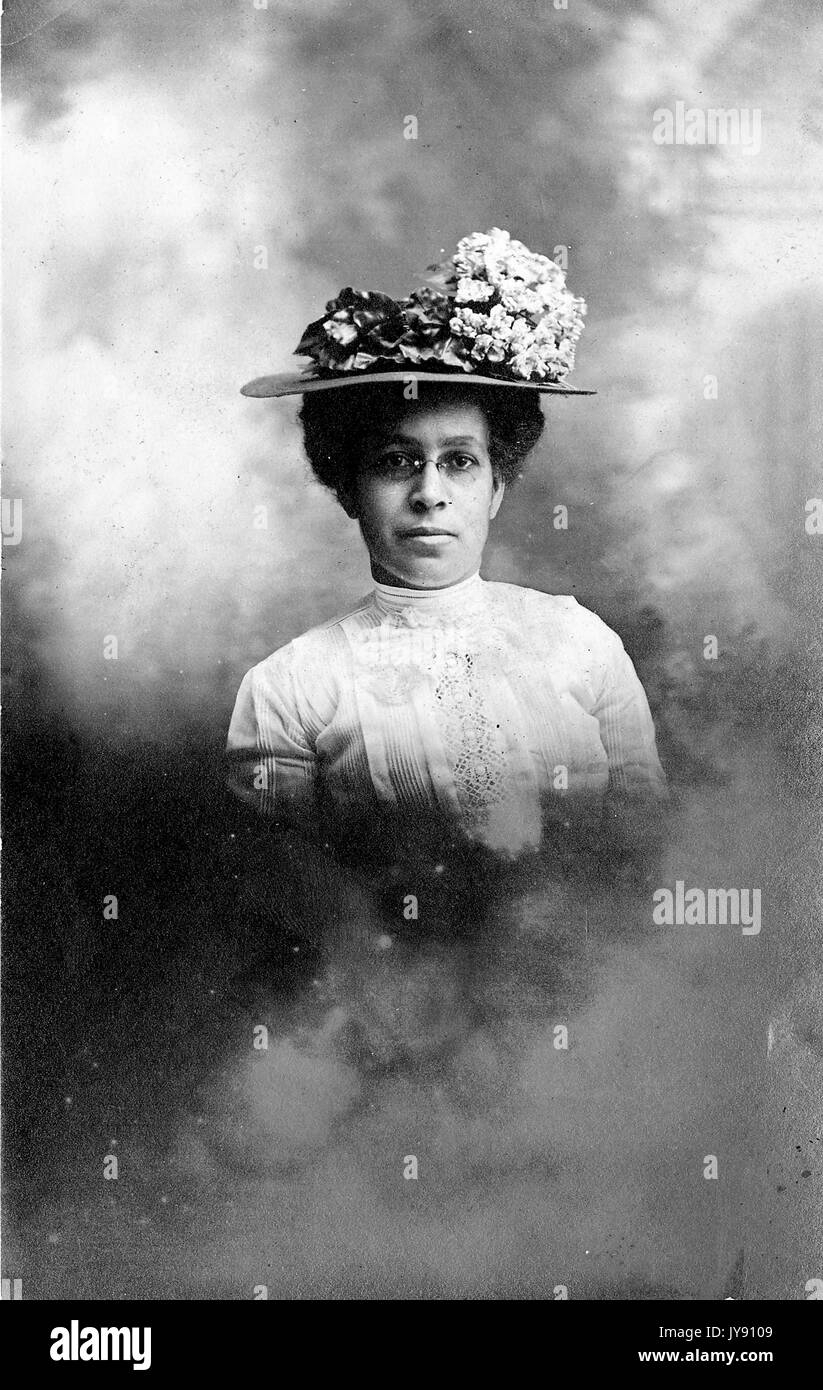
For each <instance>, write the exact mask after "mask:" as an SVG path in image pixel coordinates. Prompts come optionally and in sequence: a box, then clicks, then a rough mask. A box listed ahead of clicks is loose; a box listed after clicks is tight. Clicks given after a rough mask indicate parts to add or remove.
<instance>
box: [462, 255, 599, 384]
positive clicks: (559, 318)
mask: <svg viewBox="0 0 823 1390" xmlns="http://www.w3.org/2000/svg"><path fill="white" fill-rule="evenodd" d="M454 266H455V271H456V277H457V281H456V283H457V288H456V292H455V296H454V304H455V309H454V314H453V316H452V318H451V320H450V323H449V328H450V330H451V333H452V336H453V337H454V338H456V339H458V341H459V342H460V343H461V346H462V347H463V349H464V350H467V352H468V358H469V361H470V362H471V363H472V364H475V365H476V364H478V363H480V362H488V363H500V364H503V365H504V366H505V367H507V368H508V369H509V370H510V371H511V372H512V373H513V374H514V375H516V376H519V377H522V378H523V379H524V380H527V381H530V380H533V379H535V378H536V379H538V380H541V381H562V379H563V378H564V377H565V376H566V375H567V373H568V372H570V371H571V369H572V367H573V366H574V349H575V346H576V344H577V340H578V338H579V337H580V334H581V333H582V331H583V315H584V314H585V312H586V305H585V302H584V301H583V300H582V299H576V298H575V297H574V295H573V294H571V292H570V291H569V290H567V289H566V280H565V276H564V274H563V271H562V270H561V269H560V266H559V265H557V264H556V263H555V262H554V261H550V260H549V258H548V256H539V255H537V254H536V253H535V252H533V251H530V250H529V249H528V247H527V246H524V245H523V243H522V242H520V241H513V240H512V238H511V237H510V236H509V234H508V232H504V231H501V230H500V228H499V227H493V228H492V230H491V231H490V232H473V233H472V235H471V236H467V237H464V238H463V240H462V241H460V242H458V246H457V254H456V256H455V257H454ZM467 367H468V364H467ZM468 369H469V370H471V368H470V367H468Z"/></svg>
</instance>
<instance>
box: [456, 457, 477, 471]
mask: <svg viewBox="0 0 823 1390" xmlns="http://www.w3.org/2000/svg"><path fill="white" fill-rule="evenodd" d="M450 462H451V463H452V464H453V466H454V467H455V468H457V469H458V471H459V472H461V473H465V472H466V470H467V469H469V468H473V467H474V465H475V464H476V463H477V459H476V458H475V457H474V455H473V454H452V456H451V460H450Z"/></svg>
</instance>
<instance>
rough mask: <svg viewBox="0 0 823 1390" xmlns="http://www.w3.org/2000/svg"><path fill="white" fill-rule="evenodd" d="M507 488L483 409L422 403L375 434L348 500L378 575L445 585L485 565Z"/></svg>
mask: <svg viewBox="0 0 823 1390" xmlns="http://www.w3.org/2000/svg"><path fill="white" fill-rule="evenodd" d="M503 491H504V485H503V483H502V482H499V481H497V480H496V479H495V477H494V475H493V473H492V465H491V460H490V458H489V431H488V425H487V422H486V417H485V415H484V414H483V412H482V410H479V409H478V407H477V406H474V405H471V404H469V403H463V404H457V403H455V404H454V405H437V406H432V405H428V406H427V405H426V404H425V403H423V402H419V403H417V404H416V405H414V404H412V405H410V406H409V409H408V410H407V411H405V412H404V413H403V414H402V415H401V416H398V417H396V418H395V419H393V420H392V421H391V422H390V423H389V424H388V425H386V426H385V427H381V428H378V429H376V430H375V432H374V433H373V434H371V435H370V436H369V437H368V438H367V441H366V446H365V451H364V458H363V460H362V463H361V466H360V469H359V471H358V474H357V481H356V485H355V492H354V496H353V497H352V498H351V499H350V501H349V502H347V503H346V504H345V505H346V511H347V512H348V513H349V515H350V516H353V517H356V518H357V520H358V521H359V523H360V530H361V531H362V533H363V539H364V540H365V542H366V545H367V546H368V548H369V554H370V555H371V560H372V574H373V575H374V577H375V579H377V580H379V581H381V582H383V583H386V584H396V585H399V586H405V587H407V588H411V589H442V588H444V587H445V586H446V585H447V584H457V583H459V581H460V580H461V579H467V578H468V577H469V575H471V574H474V573H475V571H476V570H477V569H479V567H480V560H481V557H482V555H483V548H484V546H485V544H486V536H487V535H488V531H489V522H490V521H491V519H492V517H493V516H495V515H496V514H497V511H498V508H499V507H500V503H501V502H502V500H503Z"/></svg>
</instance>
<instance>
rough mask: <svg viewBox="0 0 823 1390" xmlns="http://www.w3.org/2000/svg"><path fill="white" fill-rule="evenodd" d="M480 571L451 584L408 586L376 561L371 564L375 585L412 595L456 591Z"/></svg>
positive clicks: (475, 571)
mask: <svg viewBox="0 0 823 1390" xmlns="http://www.w3.org/2000/svg"><path fill="white" fill-rule="evenodd" d="M478 573H479V570H474V571H473V572H472V573H471V574H464V575H463V577H462V579H456V580H453V581H452V582H451V583H450V584H408V583H407V582H406V580H404V579H399V578H398V576H397V575H396V574H391V573H390V572H389V570H385V569H383V566H382V565H378V564H377V562H376V561H375V560H372V562H371V577H372V579H373V580H374V582H375V584H382V585H383V586H384V588H387V589H405V590H408V592H409V593H410V594H433V593H435V594H436V593H445V592H446V590H447V589H456V588H457V586H458V585H459V584H465V583H467V582H468V580H470V579H474V578H475V577H476V576H477V574H478Z"/></svg>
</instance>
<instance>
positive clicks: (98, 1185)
mask: <svg viewBox="0 0 823 1390" xmlns="http://www.w3.org/2000/svg"><path fill="white" fill-rule="evenodd" d="M821 43H823V21H822V20H821V16H820V11H819V7H818V5H817V3H816V0H790V3H781V4H777V3H771V2H770V0H716V2H715V3H712V4H709V3H704V4H699V5H695V4H693V3H692V4H690V3H686V0H647V3H637V0H620V3H617V2H616V0H611V2H607V0H568V4H567V5H561V4H559V3H557V4H555V3H552V0H520V2H519V3H517V4H513V3H511V0H504V2H502V3H501V2H498V3H491V2H490V0H474V3H466V0H391V3H388V0H351V2H349V0H311V2H309V0H268V4H267V5H266V4H264V3H263V0H257V3H252V0H178V3H171V0H168V2H167V3H157V2H154V3H153V2H150V0H124V2H123V3H118V4H116V5H114V4H109V3H103V0H81V3H76V4H67V3H57V2H55V0H27V2H26V3H16V4H10V5H8V6H7V7H6V15H5V24H4V44H5V47H4V62H5V83H4V85H5V127H6V134H5V189H6V196H5V276H4V278H5V332H6V341H5V412H4V415H5V430H4V434H5V460H6V461H5V481H4V487H3V494H4V498H5V499H6V502H4V514H3V532H4V546H3V551H4V562H5V564H4V571H5V572H4V597H5V604H4V655H5V667H6V713H5V740H6V750H5V760H4V762H5V842H6V865H5V874H6V876H5V912H4V945H3V949H4V963H5V1019H6V1030H5V1058H6V1091H5V1107H6V1110H5V1128H6V1139H5V1161H6V1218H7V1229H6V1245H5V1250H4V1257H3V1274H4V1276H8V1275H12V1274H13V1275H16V1276H22V1277H23V1279H24V1281H25V1286H26V1296H28V1297H38V1296H40V1297H42V1296H50V1295H52V1296H53V1295H55V1294H58V1295H63V1294H71V1295H74V1296H81V1297H83V1296H85V1297H99V1296H104V1295H105V1294H107V1293H112V1294H114V1295H115V1296H128V1295H130V1294H133V1293H146V1294H148V1295H149V1296H162V1297H174V1296H182V1295H184V1294H185V1295H189V1296H191V1295H193V1296H205V1297H221V1298H235V1297H236V1298H245V1297H251V1296H252V1290H253V1289H254V1287H255V1286H260V1285H266V1286H267V1287H268V1289H269V1296H270V1297H274V1296H280V1297H295V1296H301V1297H315V1296H319V1295H324V1294H331V1295H339V1294H347V1295H353V1296H363V1297H375V1296H380V1295H382V1296H396V1297H403V1298H410V1297H411V1298H414V1297H421V1296H434V1297H443V1296H452V1297H455V1296H456V1297H479V1298H487V1297H506V1296H521V1297H530V1298H549V1299H551V1298H553V1297H555V1296H557V1294H556V1292H555V1291H556V1290H557V1289H558V1288H561V1287H562V1288H568V1290H569V1296H570V1297H596V1298H643V1297H668V1298H679V1299H695V1298H697V1299H701V1298H723V1297H726V1296H733V1297H736V1298H746V1297H749V1298H766V1297H777V1298H781V1299H802V1298H806V1297H808V1296H809V1289H808V1287H807V1286H808V1282H809V1281H810V1280H813V1279H815V1278H823V1239H821V1180H822V1179H823V1152H822V1150H823V1144H822V1143H821V1133H822V1132H823V1131H821V1116H820V1108H821V1107H820V1093H821V1083H820V1076H821V1071H820V1068H821V1058H823V985H822V984H821V974H820V968H819V965H816V964H815V962H816V960H817V959H819V955H818V954H817V953H819V946H820V902H819V898H818V897H816V893H817V892H818V891H819V890H818V889H817V879H818V875H817V873H816V868H815V856H816V851H817V852H819V826H820V800H819V794H820V788H819V763H820V740H819V734H817V733H816V731H817V730H819V728H820V704H821V702H820V680H819V666H820V656H821V628H820V617H819V591H820V580H821V560H820V556H821V548H823V537H821V535H820V534H819V530H820V524H819V522H818V523H817V527H815V524H814V515H815V513H814V508H813V507H812V509H811V510H809V508H808V506H807V504H809V502H810V501H811V499H814V498H816V497H817V498H819V497H820V496H821V492H823V483H822V482H821V468H820V458H821V427H822V426H823V384H822V383H823V360H821V359H822V358H823V354H822V353H821V346H822V345H823V319H821V307H823V227H822V226H821V222H822V221H823V218H821V214H822V213H823V193H822V192H821V190H822V189H823V103H822V102H821V94H820V90H819V85H818V84H819V71H818V69H819V57H818V55H819V52H820V46H821ZM677 103H684V107H683V108H680V109H681V110H683V109H688V108H695V107H696V108H699V110H700V111H702V112H704V113H705V112H707V111H708V110H709V108H722V109H724V110H726V111H733V112H736V113H737V119H738V122H739V135H740V138H739V140H738V141H737V143H734V142H732V143H725V144H719V143H713V144H712V143H703V144H684V143H683V141H682V139H680V140H678V139H677V138H675V139H674V141H673V142H672V143H659V142H658V141H657V140H655V138H654V132H655V129H656V128H657V129H659V125H660V120H659V117H656V115H655V113H659V112H660V110H661V109H663V110H668V111H671V113H672V117H673V120H674V117H675V115H676V113H677V110H678V106H677ZM411 115H413V116H414V117H415V118H416V121H417V130H416V134H417V138H416V139H407V138H404V131H405V132H408V130H409V123H408V121H407V117H409V116H411ZM674 129H675V137H676V135H677V131H676V126H675V127H674ZM492 226H501V227H504V228H506V229H507V230H509V231H510V232H511V234H512V235H513V236H515V237H518V238H520V239H521V240H523V241H525V242H526V243H527V245H529V246H530V247H532V248H534V249H535V250H539V251H541V252H544V253H547V254H549V255H565V256H567V257H568V281H569V284H570V286H571V288H572V290H573V291H574V292H575V293H577V294H582V295H583V296H585V298H586V299H587V301H588V304H589V316H588V322H587V328H586V331H585V333H584V336H583V339H582V342H581V345H580V349H579V352H578V368H577V372H576V376H575V381H576V384H579V385H584V386H593V387H596V388H597V391H598V393H599V394H598V395H597V396H596V397H594V398H592V399H591V400H585V399H581V400H565V401H564V400H552V399H551V398H546V399H547V401H548V403H547V405H546V409H547V413H548V417H549V428H548V431H547V437H546V440H545V442H544V443H543V445H541V449H540V452H539V457H537V458H536V459H535V460H534V462H533V464H532V466H531V470H530V472H529V474H528V475H527V477H526V478H525V479H524V481H523V482H522V483H521V484H520V486H519V487H518V488H517V489H516V490H515V491H513V492H512V493H511V494H510V496H509V497H508V498H507V500H506V504H505V506H504V508H503V512H502V513H501V516H500V518H499V519H498V522H497V523H496V529H495V530H494V531H493V534H492V542H491V544H490V548H489V551H488V552H487V561H486V565H485V573H486V576H487V577H489V578H498V579H506V580H513V581H515V582H518V583H523V584H527V585H530V586H533V587H537V588H545V589H549V590H554V591H557V592H571V593H574V594H575V595H576V596H577V597H578V598H579V599H580V601H581V602H583V603H584V604H586V605H587V606H589V607H592V608H594V609H595V610H596V611H597V612H598V613H600V614H601V615H602V616H603V617H604V618H605V619H606V620H607V621H608V622H610V623H611V624H612V625H613V626H614V627H616V628H617V629H618V631H619V632H620V633H621V635H622V636H623V638H624V641H625V643H626V645H627V647H628V649H629V651H630V652H631V654H632V655H633V657H634V659H635V661H636V664H637V666H638V669H639V671H640V673H641V676H642V678H643V680H644V683H645V684H646V688H647V690H648V692H649V696H650V700H651V702H652V706H653V712H654V714H655V718H656V721H657V725H658V731H659V739H660V748H661V754H662V756H663V759H664V762H665V763H666V766H667V769H668V771H669V775H670V778H671V781H672V785H673V788H674V791H675V800H676V807H677V814H676V817H675V821H674V828H673V831H672V839H671V843H670V845H669V846H668V848H667V850H666V854H665V856H664V862H663V863H662V864H661V866H660V884H661V885H669V886H671V885H673V883H674V881H675V880H676V879H682V880H684V881H685V882H686V883H687V884H689V885H691V884H695V885H703V886H716V887H749V888H755V887H759V888H760V889H761V891H762V902H763V907H762V918H763V926H762V931H761V933H760V935H759V936H757V937H754V936H752V937H747V936H743V935H742V934H741V933H740V932H739V930H734V929H732V928H723V927H719V928H697V927H695V928H671V929H661V928H654V927H653V926H652V925H651V915H650V903H649V902H645V903H642V904H641V903H638V904H636V907H635V910H634V913H633V915H632V914H631V913H630V914H629V916H630V918H631V920H630V921H625V922H624V921H622V920H620V914H619V913H617V912H615V920H614V922H613V924H612V930H611V931H610V932H609V933H607V936H606V939H604V940H603V941H602V942H601V943H600V945H599V947H598V951H597V955H596V959H593V960H592V961H591V962H590V964H589V973H588V977H587V980H586V987H585V988H581V990H580V991H579V1002H578V1006H577V1007H576V1009H575V1008H574V1007H572V1008H571V1009H570V1010H569V1009H567V1011H566V1013H565V1014H562V1013H561V1014H558V1013H557V1008H556V1006H555V1005H556V1001H554V1002H553V1001H552V999H551V997H550V996H548V995H547V997H546V1000H545V1001H544V1003H545V1008H544V1011H543V1015H542V1021H540V1020H538V1021H535V1016H534V1011H532V1014H531V1015H530V1022H529V1024H528V1026H527V1024H526V1023H525V1022H524V1018H523V1016H522V1014H521V1012H520V1011H519V1010H518V1006H517V1000H516V998H515V999H514V1000H512V998H511V997H510V995H511V991H510V992H509V994H506V991H505V990H503V993H504V994H505V995H506V998H505V1002H504V1005H503V1006H501V1008H502V1018H503V1023H502V1025H501V1024H500V1010H498V1013H497V1018H498V1023H497V1026H496V1031H495V1029H491V1028H490V1027H489V1028H486V1029H484V1028H482V1027H478V1028H477V1029H475V1030H474V1031H469V1032H467V1034H466V1036H465V1037H464V1038H463V1040H462V1044H461V1047H460V1048H459V1049H458V1052H457V1054H450V1055H449V1057H448V1058H445V1057H438V1056H437V1055H436V1049H435V1055H430V1054H429V1053H427V1061H426V1065H425V1066H423V1065H416V1064H414V1062H413V1060H412V1061H411V1062H408V1061H407V1063H406V1064H405V1065H403V1066H391V1065H386V1066H384V1067H382V1068H381V1067H380V1066H377V1067H372V1068H371V1070H368V1071H362V1070H358V1068H357V1067H355V1066H353V1065H351V1063H350V1062H349V1061H346V1060H345V1059H344V1058H343V1057H342V1056H341V1053H340V1050H339V1048H337V1047H336V1044H335V1037H336V1029H338V1026H339V1021H340V1013H339V1011H340V1009H341V1008H342V1009H345V1001H344V1003H343V1004H341V1002H340V1000H336V1001H335V1000H333V999H325V997H324V999H325V1002H324V1001H323V1000H321V1001H319V1002H318V1001H315V1003H314V1004H312V1005H311V1006H309V1004H307V1003H305V1002H300V1001H301V1000H303V999H304V994H303V993H302V992H301V991H302V985H300V987H299V988H298V987H297V986H295V988H294V989H293V990H290V989H289V987H288V978H287V975H288V971H289V970H291V969H293V962H290V961H286V960H284V959H282V958H281V959H280V961H279V963H278V961H277V960H275V961H274V963H273V964H272V962H271V961H270V962H269V964H268V966H267V973H266V972H262V973H261V972H257V973H256V974H255V973H254V972H252V975H253V977H252V978H251V979H249V978H248V977H246V978H245V979H244V982H243V984H242V987H241V986H238V985H237V983H236V981H237V979H238V971H239V972H240V973H241V974H242V967H243V964H244V962H243V960H242V954H243V953H242V949H241V948H240V947H238V945H237V942H236V941H232V939H231V937H232V933H231V931H230V930H229V928H228V927H227V923H229V922H230V921H232V920H233V919H232V917H231V912H232V908H231V905H230V903H231V892H232V885H231V882H228V881H227V880H230V879H231V877H232V874H233V873H234V872H235V870H234V869H233V868H232V867H231V865H232V864H233V863H234V861H233V860H232V859H231V856H230V855H229V856H228V857H226V858H224V857H221V856H223V855H224V851H225V848H226V845H227V843H228V839H229V836H230V834H231V833H232V832H231V824H230V812H228V811H227V810H226V809H225V806H224V803H223V802H222V799H221V797H222V793H221V790H220V789H221V775H222V774H221V767H220V754H221V751H222V745H223V741H224V738H225V731H226V726H227V722H228V718H229V715H230V712H231V706H232V702H233V698H234V694H235V691H236V688H237V685H238V683H239V680H240V677H241V676H242V674H243V673H244V671H245V670H246V669H247V668H248V667H249V666H250V665H252V664H253V663H254V662H256V661H258V660H260V659H261V658H262V657H263V656H264V655H266V654H267V653H268V652H270V651H271V650H272V649H273V648H275V647H276V646H279V645H280V644H282V643H283V642H285V641H287V640H289V639H290V638H292V637H293V636H295V635H296V634H298V633H299V632H301V631H302V630H304V629H305V628H306V627H307V626H310V625H311V624H313V623H314V622H318V621H321V620H324V619H325V618H327V617H331V616H333V615H334V614H335V613H337V612H339V611H341V610H342V609H343V608H344V607H345V606H346V605H347V604H349V603H351V602H352V601H354V600H355V599H357V598H358V597H359V596H360V595H361V594H362V593H363V592H364V590H365V589H366V588H367V587H368V582H369V581H368V568H367V564H366V558H365V553H364V551H363V549H362V546H361V543H360V540H359V537H358V534H357V531H356V528H355V526H354V523H352V522H350V521H349V520H347V519H346V518H345V516H344V515H343V513H342V511H341V510H340V509H339V508H338V507H337V505H336V503H334V502H333V501H332V500H330V499H329V498H328V497H327V496H326V495H324V494H323V493H322V491H321V489H320V488H319V487H318V486H317V485H316V484H314V483H313V482H311V481H310V480H309V478H308V477H307V466H306V465H305V464H304V462H303V461H302V459H301V455H300V451H299V447H298V440H297V434H296V429H295V424H294V410H295V406H294V402H291V403H290V402H288V401H286V402H259V401H248V400H245V399H243V398H241V397H240V395H239V394H238V389H239V386H240V385H241V384H242V382H244V381H245V380H247V379H248V378H250V377H252V376H255V375H259V374H261V373H263V372H266V371H270V370H283V369H288V367H289V359H290V353H291V351H292V350H293V348H294V346H295V344H296V342H297V340H298V338H299V337H300V334H301V331H302V329H303V327H304V326H305V324H306V323H307V322H308V321H309V320H310V319H312V318H315V317H316V316H317V314H318V312H319V311H320V310H321V309H322V306H323V305H324V303H325V301H326V300H327V299H328V298H330V297H331V296H332V295H333V294H335V293H336V292H337V291H338V290H339V289H340V288H341V287H342V286H344V285H349V284H352V285H354V286H358V287H363V288H375V289H380V290H384V291H386V292H388V293H390V294H394V295H398V296H399V295H402V294H404V293H406V292H407V291H408V289H410V288H411V287H412V285H414V284H415V283H417V282H418V279H419V277H420V273H421V271H422V270H423V269H424V267H425V266H426V265H427V264H429V263H430V262H431V261H432V260H435V259H438V258H439V257H440V256H441V254H443V253H444V252H445V253H450V252H451V250H452V249H453V247H454V244H455V243H456V241H457V240H458V238H459V237H461V236H463V235H465V234H466V233H468V232H470V231H474V230H487V229H488V228H490V227H492ZM558 503H562V504H564V505H566V506H567V507H568V510H569V527H568V530H567V531H562V530H561V531H558V530H555V529H554V528H553V527H552V517H553V509H554V507H555V506H556V505H557V504H558ZM261 509H263V510H261ZM261 518H262V520H263V522H265V524H261ZM712 635H713V636H715V637H716V639H717V659H716V660H711V659H709V660H707V659H706V657H705V655H704V652H705V650H706V648H705V645H704V643H705V639H706V638H707V636H712ZM112 638H115V639H116V659H111V656H112V652H113V650H114V648H113V646H112V643H111V639H112ZM107 895H114V896H116V897H117V900H118V916H117V919H116V920H112V919H111V918H109V919H104V917H103V902H104V899H105V898H106V896H107ZM532 908H533V912H534V914H536V915H537V916H538V917H539V916H540V912H541V910H542V909H541V904H540V903H539V902H538V903H535V904H533V905H532ZM524 930H525V928H524ZM238 958H239V959H238ZM580 968H581V969H584V968H585V967H580ZM515 974H516V972H515ZM232 982H233V983H232ZM498 983H499V982H498ZM410 988H411V989H412V992H414V990H415V989H417V988H418V984H416V983H415V982H414V981H412V984H411V986H410ZM420 988H424V987H423V986H420ZM538 1013H539V1011H538ZM558 1020H559V1021H561V1022H564V1023H569V1024H570V1026H571V1043H570V1048H569V1050H568V1052H567V1053H564V1052H557V1051H556V1050H554V1048H553V1046H552V1032H551V1026H552V1025H553V1024H555V1023H556V1022H557V1021H558ZM261 1021H262V1022H265V1023H266V1024H267V1026H268V1027H269V1029H270V1033H271V1038H270V1044H269V1049H268V1051H266V1052H260V1051H252V1049H251V1046H250V1038H251V1027H252V1025H253V1024H254V1023H258V1022H261ZM389 1050H390V1049H389ZM376 1051H377V1053H379V1052H380V1049H379V1047H378V1048H377V1049H376ZM412 1051H413V1049H412ZM408 1154H415V1155H417V1156H418V1158H419V1163H420V1177H419V1179H418V1181H417V1182H416V1183H415V1182H408V1181H405V1180H404V1179H403V1176H402V1174H403V1160H404V1156H406V1155H408ZM107 1155H108V1156H111V1155H114V1156H116V1157H118V1162H119V1173H118V1177H117V1179H116V1180H113V1179H112V1178H111V1176H109V1177H108V1178H104V1167H105V1163H106V1156H107ZM707 1155H715V1156H717V1158H718V1178H717V1179H716V1180H714V1179H707V1178H706V1177H704V1159H705V1157H706V1156H707ZM110 1169H111V1165H110V1164H109V1171H110ZM818 1296H819V1294H818Z"/></svg>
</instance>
